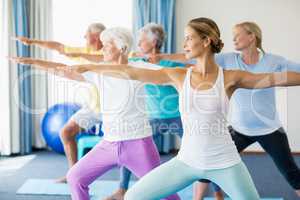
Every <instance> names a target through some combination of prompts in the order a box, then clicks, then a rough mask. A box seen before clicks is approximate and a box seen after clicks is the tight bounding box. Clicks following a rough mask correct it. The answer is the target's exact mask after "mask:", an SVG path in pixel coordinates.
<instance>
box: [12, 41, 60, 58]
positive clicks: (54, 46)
mask: <svg viewBox="0 0 300 200" xmlns="http://www.w3.org/2000/svg"><path fill="white" fill-rule="evenodd" d="M16 40H17V41H20V42H22V43H23V44H25V45H37V46H40V47H42V48H46V49H51V50H55V51H57V52H59V53H61V54H64V53H65V52H64V47H65V45H64V44H62V43H59V42H55V41H45V40H36V39H30V38H26V37H17V38H16Z"/></svg>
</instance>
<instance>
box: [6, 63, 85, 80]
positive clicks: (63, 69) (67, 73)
mask: <svg viewBox="0 0 300 200" xmlns="http://www.w3.org/2000/svg"><path fill="white" fill-rule="evenodd" d="M10 60H11V61H13V62H16V63H19V64H25V65H31V66H33V67H35V68H37V69H41V70H43V71H47V72H49V73H52V74H54V75H58V76H61V77H64V78H68V79H72V80H77V81H85V79H84V78H83V76H82V75H81V74H80V73H77V72H76V71H73V70H70V69H69V67H68V66H67V65H65V64H63V63H56V62H50V61H45V60H39V59H32V58H25V57H14V58H10Z"/></svg>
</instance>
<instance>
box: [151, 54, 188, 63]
mask: <svg viewBox="0 0 300 200" xmlns="http://www.w3.org/2000/svg"><path fill="white" fill-rule="evenodd" d="M159 60H174V61H178V62H187V61H188V60H187V59H186V57H185V55H184V53H175V54H152V55H150V57H149V61H150V62H153V63H157V62H158V61H159Z"/></svg>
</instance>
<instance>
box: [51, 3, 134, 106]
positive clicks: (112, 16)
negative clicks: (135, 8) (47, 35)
mask: <svg viewBox="0 0 300 200" xmlns="http://www.w3.org/2000/svg"><path fill="white" fill-rule="evenodd" d="M95 22H100V23H103V24H104V25H105V26H106V27H107V28H109V27H114V26H122V27H126V28H128V29H131V27H132V0H122V1H120V0H110V1H107V0H64V1H61V0H53V40H54V41H58V42H61V43H64V44H67V45H70V46H85V39H84V35H85V32H86V29H87V27H88V25H89V24H91V23H95ZM53 60H55V61H60V62H64V63H69V61H70V60H69V59H66V58H65V57H64V56H61V55H59V54H57V53H54V54H53ZM48 85H49V106H51V105H53V104H55V103H60V102H76V103H85V102H87V101H89V99H86V97H87V95H86V94H88V93H86V92H87V91H86V90H85V91H84V89H82V88H84V87H81V86H80V83H79V82H75V81H70V80H66V79H64V78H59V77H57V76H51V75H50V76H49V84H48ZM83 97H85V99H84V98H83Z"/></svg>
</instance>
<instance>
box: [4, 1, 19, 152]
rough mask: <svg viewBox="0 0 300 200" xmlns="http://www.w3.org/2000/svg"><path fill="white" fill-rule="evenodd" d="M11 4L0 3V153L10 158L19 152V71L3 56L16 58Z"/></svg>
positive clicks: (8, 2) (7, 2)
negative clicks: (12, 38)
mask: <svg viewBox="0 0 300 200" xmlns="http://www.w3.org/2000/svg"><path fill="white" fill-rule="evenodd" d="M12 3H13V1H11V0H2V1H1V2H0V7H1V8H0V10H1V12H0V27H1V29H0V30H1V31H0V47H1V48H0V91H1V98H0V111H1V112H0V121H1V133H0V153H1V155H10V154H13V153H18V152H19V151H20V139H19V137H20V130H19V93H18V91H19V88H18V81H17V80H18V71H17V70H18V69H17V67H16V65H15V64H12V63H10V62H9V61H8V60H7V58H6V56H14V55H16V45H15V41H13V40H11V37H12V36H14V35H15V30H14V24H13V21H14V18H13V8H12Z"/></svg>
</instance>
